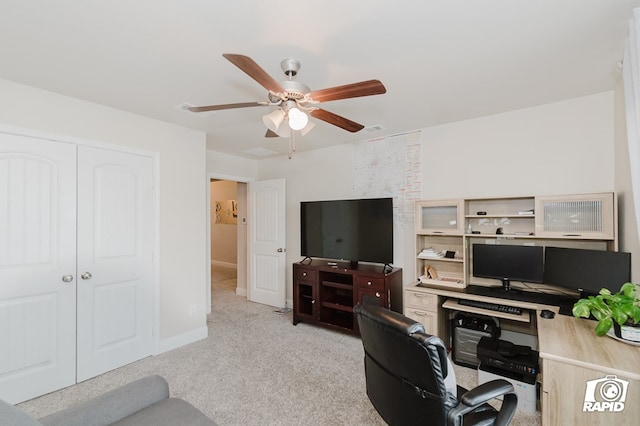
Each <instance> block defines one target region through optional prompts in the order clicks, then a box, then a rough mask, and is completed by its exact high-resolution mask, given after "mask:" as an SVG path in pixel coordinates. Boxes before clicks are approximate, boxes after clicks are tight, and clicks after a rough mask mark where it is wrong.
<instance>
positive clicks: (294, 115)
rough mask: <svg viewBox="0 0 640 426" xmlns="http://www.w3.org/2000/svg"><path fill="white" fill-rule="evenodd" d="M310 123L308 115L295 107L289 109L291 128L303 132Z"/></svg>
mask: <svg viewBox="0 0 640 426" xmlns="http://www.w3.org/2000/svg"><path fill="white" fill-rule="evenodd" d="M308 123H309V117H307V114H305V113H304V112H302V111H300V110H299V109H298V108H295V107H293V108H290V109H289V127H291V129H293V130H302V129H304V128H305V126H306V125H307V124H308Z"/></svg>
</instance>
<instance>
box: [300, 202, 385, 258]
mask: <svg viewBox="0 0 640 426" xmlns="http://www.w3.org/2000/svg"><path fill="white" fill-rule="evenodd" d="M300 254H301V255H302V256H305V257H309V258H312V257H316V258H324V259H338V260H348V261H351V263H352V265H354V266H355V264H357V262H358V261H362V262H372V263H382V264H391V263H393V199H392V198H369V199H354V200H329V201H303V202H301V203H300Z"/></svg>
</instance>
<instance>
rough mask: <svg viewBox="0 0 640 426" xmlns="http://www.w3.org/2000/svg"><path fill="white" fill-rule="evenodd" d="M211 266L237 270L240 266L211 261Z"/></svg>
mask: <svg viewBox="0 0 640 426" xmlns="http://www.w3.org/2000/svg"><path fill="white" fill-rule="evenodd" d="M211 265H215V266H222V267H223V268H237V267H238V265H237V264H236V263H231V262H221V261H219V260H213V259H211Z"/></svg>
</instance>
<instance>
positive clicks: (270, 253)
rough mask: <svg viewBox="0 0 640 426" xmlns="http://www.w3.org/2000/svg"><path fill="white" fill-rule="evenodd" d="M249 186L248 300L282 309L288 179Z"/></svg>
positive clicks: (259, 182)
mask: <svg viewBox="0 0 640 426" xmlns="http://www.w3.org/2000/svg"><path fill="white" fill-rule="evenodd" d="M248 188H249V192H248V200H247V201H248V203H247V204H248V208H249V224H248V228H249V277H248V278H249V283H248V284H249V285H248V286H247V287H248V299H249V300H250V301H252V302H257V303H262V304H265V305H270V306H275V307H278V308H282V307H284V306H285V297H286V291H285V283H286V249H285V242H286V229H285V226H286V222H285V218H286V215H285V181H284V179H271V180H264V181H256V182H250V183H249V185H248Z"/></svg>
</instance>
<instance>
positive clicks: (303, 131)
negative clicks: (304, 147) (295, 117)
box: [300, 121, 316, 136]
mask: <svg viewBox="0 0 640 426" xmlns="http://www.w3.org/2000/svg"><path fill="white" fill-rule="evenodd" d="M315 126H316V124H315V123H314V122H313V121H309V122H308V123H307V125H306V126H304V128H303V129H302V130H300V134H301V135H302V136H304V135H306V134H307V133H309V131H310V130H311V129H313V128H314V127H315Z"/></svg>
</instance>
